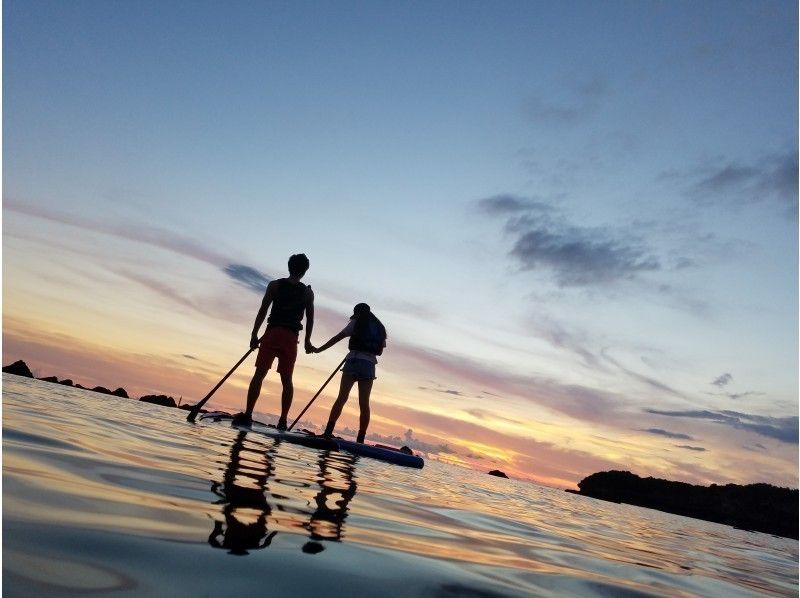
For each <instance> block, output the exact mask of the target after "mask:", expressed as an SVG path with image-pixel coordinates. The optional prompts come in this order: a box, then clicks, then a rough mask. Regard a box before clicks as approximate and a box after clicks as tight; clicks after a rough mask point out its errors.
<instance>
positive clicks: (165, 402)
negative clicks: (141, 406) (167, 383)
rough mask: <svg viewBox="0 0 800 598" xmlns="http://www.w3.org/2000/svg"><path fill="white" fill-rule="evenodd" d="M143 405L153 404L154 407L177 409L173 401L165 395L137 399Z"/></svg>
mask: <svg viewBox="0 0 800 598" xmlns="http://www.w3.org/2000/svg"><path fill="white" fill-rule="evenodd" d="M139 400H140V401H144V402H145V403H153V404H154V405H161V406H163V407H177V406H178V404H177V403H176V402H175V399H173V398H172V397H168V396H166V395H145V396H143V397H141V398H140V399H139Z"/></svg>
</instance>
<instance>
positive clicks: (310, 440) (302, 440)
mask: <svg viewBox="0 0 800 598" xmlns="http://www.w3.org/2000/svg"><path fill="white" fill-rule="evenodd" d="M198 419H200V420H201V421H204V420H209V421H212V422H230V424H231V427H233V428H236V429H237V430H244V431H246V432H255V433H256V434H262V435H264V436H269V437H270V438H278V439H280V440H284V441H286V442H289V443H292V444H299V445H302V446H307V447H310V448H316V449H327V450H332V451H335V450H337V449H338V448H339V446H338V443H337V442H336V441H335V440H332V439H330V438H322V437H321V436H312V435H310V434H306V433H304V432H285V431H282V430H278V428H276V427H274V426H270V425H268V424H264V423H261V422H258V421H254V422H253V423H252V424H251V425H249V426H245V425H241V424H234V423H233V416H232V415H230V414H229V413H225V412H222V411H210V412H208V413H203V414H202V415H200V417H199V418H198Z"/></svg>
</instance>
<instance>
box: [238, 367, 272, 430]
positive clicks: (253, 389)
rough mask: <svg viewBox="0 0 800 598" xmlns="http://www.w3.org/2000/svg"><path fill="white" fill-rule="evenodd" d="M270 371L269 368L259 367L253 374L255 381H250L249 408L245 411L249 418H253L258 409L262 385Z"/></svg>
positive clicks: (248, 391) (248, 390) (248, 392)
mask: <svg viewBox="0 0 800 598" xmlns="http://www.w3.org/2000/svg"><path fill="white" fill-rule="evenodd" d="M268 371H269V369H268V368H258V367H257V368H256V371H255V373H254V374H253V379H252V380H250V386H249V387H248V389H247V407H246V408H245V410H244V414H245V416H246V417H247V418H252V417H253V409H255V407H256V402H257V401H258V396H259V395H260V394H261V385H262V384H263V382H264V378H265V377H266V375H267V372H268Z"/></svg>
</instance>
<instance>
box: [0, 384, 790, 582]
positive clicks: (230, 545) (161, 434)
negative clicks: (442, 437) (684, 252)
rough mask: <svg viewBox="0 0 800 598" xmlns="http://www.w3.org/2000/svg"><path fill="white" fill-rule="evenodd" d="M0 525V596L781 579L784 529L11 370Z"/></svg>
mask: <svg viewBox="0 0 800 598" xmlns="http://www.w3.org/2000/svg"><path fill="white" fill-rule="evenodd" d="M2 539H3V560H2V566H3V591H4V593H5V594H7V595H9V596H17V595H18V596H30V595H36V596H63V595H71V594H82V593H95V594H101V595H106V594H111V593H123V594H125V593H127V594H132V595H137V596H138V595H152V596H163V595H169V596H198V595H203V596H205V595H208V596H230V595H234V594H241V595H245V596H248V595H262V594H265V593H266V594H280V593H283V594H286V595H292V596H298V595H299V596H303V595H320V594H323V593H324V594H326V595H332V596H337V595H348V596H350V595H357V594H364V595H375V594H381V595H392V596H419V595H426V596H456V595H465V594H466V595H474V596H509V595H510V596H517V595H541V596H562V595H570V596H573V595H578V596H596V595H598V594H601V595H622V594H625V595H658V596H664V595H669V596H687V595H692V596H695V595H701V596H720V595H724V596H761V595H784V596H796V595H797V591H798V584H797V574H798V565H797V559H798V549H797V547H798V544H797V542H796V541H794V540H788V539H785V538H775V537H772V536H768V535H765V534H759V533H751V532H745V531H742V530H736V529H733V528H730V527H726V526H722V525H717V524H713V523H708V522H704V521H698V520H693V519H687V518H684V517H678V516H675V515H670V514H667V513H660V512H658V511H649V510H646V509H641V508H638V507H632V506H628V505H617V504H612V503H604V502H601V501H596V500H593V499H589V498H586V497H581V496H575V495H571V494H567V493H565V492H563V491H559V490H555V489H550V488H543V487H541V486H536V485H533V484H528V483H524V482H519V481H514V480H505V479H500V478H495V477H492V476H488V475H486V474H481V473H477V472H471V471H467V470H463V469H458V468H453V467H450V466H446V465H443V464H440V463H436V462H430V461H429V462H428V463H427V464H426V466H425V468H424V469H422V470H417V469H407V468H402V467H398V466H394V465H389V464H386V463H381V462H378V461H374V460H370V459H366V458H356V457H353V456H352V455H350V454H349V453H344V452H341V453H340V452H336V451H333V452H331V451H324V450H315V449H310V448H305V447H299V446H296V445H292V444H288V443H286V442H281V441H279V440H275V439H272V438H269V437H266V436H263V435H260V434H258V433H257V432H255V431H253V432H246V433H245V432H239V431H237V430H236V429H233V428H231V427H230V426H229V425H226V424H223V423H219V424H213V423H207V424H197V425H190V424H188V423H187V422H186V421H185V413H184V412H183V411H179V410H176V409H165V408H162V407H159V406H156V405H149V404H143V403H139V402H137V401H133V400H124V399H116V398H110V397H106V396H104V395H97V394H95V393H91V392H86V391H82V390H79V389H74V388H66V387H62V386H60V385H55V384H48V383H44V382H39V381H32V380H26V379H21V378H18V377H15V376H10V375H4V376H3V538H2ZM232 555H236V558H234V557H233V556H232ZM242 556H246V558H240V557H242Z"/></svg>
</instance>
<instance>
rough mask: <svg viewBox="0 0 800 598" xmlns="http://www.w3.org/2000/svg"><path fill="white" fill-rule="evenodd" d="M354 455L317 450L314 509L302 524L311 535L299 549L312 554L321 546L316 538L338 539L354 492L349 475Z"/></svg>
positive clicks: (352, 481) (340, 537) (320, 549)
mask: <svg viewBox="0 0 800 598" xmlns="http://www.w3.org/2000/svg"><path fill="white" fill-rule="evenodd" d="M333 455H335V456H333ZM356 459H357V457H354V456H353V455H351V454H350V453H340V452H336V453H331V451H322V452H320V454H319V459H318V460H317V465H318V466H319V474H318V476H317V482H318V483H319V488H320V489H319V492H317V495H316V496H315V497H314V503H315V505H316V509H315V510H314V512H313V513H312V514H311V518H310V519H309V520H308V523H307V524H305V525H304V526H303V527H305V528H306V529H307V530H308V536H309V538H311V539H310V540H309V541H308V542H306V543H305V545H304V546H303V552H307V553H310V554H316V553H317V552H321V551H322V550H324V547H323V546H322V544H320V543H319V542H318V541H317V540H333V541H335V542H339V541H341V539H342V530H343V528H344V520H345V519H347V505H349V504H350V501H351V500H353V497H354V496H355V495H356V487H357V484H356V480H355V476H354V475H353V472H354V470H353V463H354V462H355V460H356Z"/></svg>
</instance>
